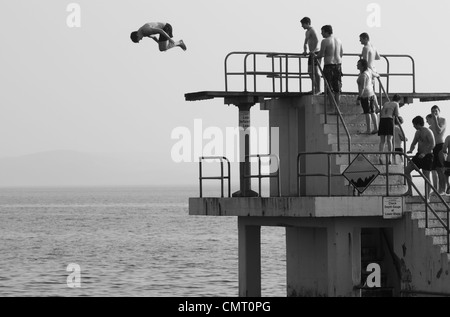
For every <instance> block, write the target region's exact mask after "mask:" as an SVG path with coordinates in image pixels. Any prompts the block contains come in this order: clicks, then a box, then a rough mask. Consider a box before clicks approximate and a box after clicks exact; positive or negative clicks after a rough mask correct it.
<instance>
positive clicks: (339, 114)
mask: <svg viewBox="0 0 450 317" xmlns="http://www.w3.org/2000/svg"><path fill="white" fill-rule="evenodd" d="M314 60H317V58H316V57H315V56H314ZM317 68H318V69H319V71H320V74H321V75H322V77H323V81H324V88H325V91H326V92H327V93H328V94H329V95H330V96H332V98H330V99H331V100H333V106H334V109H335V112H336V121H337V122H336V123H337V124H336V129H337V132H336V135H337V146H338V151H339V152H340V151H341V140H340V133H339V121H338V120H340V121H341V123H342V126H343V127H344V130H345V134H346V135H347V139H348V152H351V146H352V137H351V135H350V132H349V130H348V128H347V125H346V124H345V121H344V117H343V116H342V112H341V110H340V109H339V105H338V104H337V102H336V99H335V98H334V94H333V91H332V90H331V87H330V84H329V82H328V80H327V79H326V78H325V76H324V75H323V70H322V67H321V66H320V64H317ZM314 73H315V70H314V67H313V78H314V75H315V74H314ZM316 76H317V74H316ZM326 100H327V94H324V115H325V123H327V102H326ZM348 163H349V164H350V154H349V156H348Z"/></svg>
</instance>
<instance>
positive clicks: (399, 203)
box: [383, 197, 403, 219]
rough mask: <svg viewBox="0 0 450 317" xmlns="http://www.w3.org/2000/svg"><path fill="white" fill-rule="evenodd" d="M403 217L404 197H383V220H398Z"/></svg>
mask: <svg viewBox="0 0 450 317" xmlns="http://www.w3.org/2000/svg"><path fill="white" fill-rule="evenodd" d="M402 216H403V197H383V218H384V219H398V218H401V217H402Z"/></svg>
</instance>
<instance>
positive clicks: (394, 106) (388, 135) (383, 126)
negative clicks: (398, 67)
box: [378, 94, 401, 164]
mask: <svg viewBox="0 0 450 317" xmlns="http://www.w3.org/2000/svg"><path fill="white" fill-rule="evenodd" d="M400 100H401V97H400V95H398V94H395V95H394V97H393V98H392V101H388V102H386V103H385V104H384V105H383V109H381V113H380V125H379V126H378V135H379V136H380V152H383V151H384V145H385V143H386V142H387V148H388V152H392V150H393V143H392V139H393V137H394V120H395V118H397V117H398V115H399V112H398V109H399V108H400V106H399V104H398V102H399V101H400ZM390 157H391V155H389V164H390V163H391V159H390ZM394 159H395V157H394ZM381 163H382V162H381V158H380V164H381Z"/></svg>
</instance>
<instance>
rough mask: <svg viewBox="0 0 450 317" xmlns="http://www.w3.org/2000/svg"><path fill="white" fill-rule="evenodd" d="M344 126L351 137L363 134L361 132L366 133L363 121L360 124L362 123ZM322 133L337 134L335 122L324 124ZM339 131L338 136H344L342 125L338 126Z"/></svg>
mask: <svg viewBox="0 0 450 317" xmlns="http://www.w3.org/2000/svg"><path fill="white" fill-rule="evenodd" d="M346 125H347V129H348V131H349V133H350V134H351V135H353V134H358V133H363V132H365V131H367V129H366V122H365V121H364V123H362V122H354V123H347V122H346ZM323 131H324V132H325V134H331V133H337V124H336V122H334V123H332V122H330V123H327V124H324V127H323ZM339 131H340V134H345V132H344V131H345V130H344V128H343V127H342V125H340V126H339Z"/></svg>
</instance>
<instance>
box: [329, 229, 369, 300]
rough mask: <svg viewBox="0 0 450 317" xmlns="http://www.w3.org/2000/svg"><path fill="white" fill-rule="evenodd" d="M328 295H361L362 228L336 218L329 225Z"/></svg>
mask: <svg viewBox="0 0 450 317" xmlns="http://www.w3.org/2000/svg"><path fill="white" fill-rule="evenodd" d="M327 249H328V280H329V284H328V296H331V297H338V296H345V297H352V296H359V295H360V293H359V290H357V289H355V288H354V287H355V286H358V285H359V284H360V280H361V229H360V228H353V226H351V225H350V224H348V223H345V221H339V220H336V221H334V223H333V224H332V225H330V226H329V227H328V241H327Z"/></svg>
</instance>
